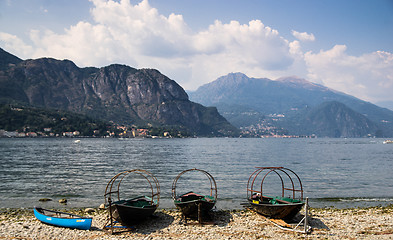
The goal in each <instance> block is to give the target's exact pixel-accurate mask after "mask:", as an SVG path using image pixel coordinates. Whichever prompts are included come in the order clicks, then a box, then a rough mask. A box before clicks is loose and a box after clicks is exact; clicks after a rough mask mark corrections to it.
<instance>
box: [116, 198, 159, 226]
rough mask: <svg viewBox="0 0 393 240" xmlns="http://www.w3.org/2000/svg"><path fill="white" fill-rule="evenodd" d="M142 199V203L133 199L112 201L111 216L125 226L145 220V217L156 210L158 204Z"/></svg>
mask: <svg viewBox="0 0 393 240" xmlns="http://www.w3.org/2000/svg"><path fill="white" fill-rule="evenodd" d="M142 201H143V204H140V203H141V202H138V201H135V199H132V200H128V201H119V202H114V203H113V204H112V206H111V211H112V216H113V217H114V218H115V219H116V221H118V222H120V223H121V224H122V225H126V226H130V225H134V224H136V223H138V222H141V221H143V220H146V218H148V217H150V216H151V215H152V214H153V213H154V212H155V211H156V210H157V208H158V205H157V204H154V203H153V204H147V201H145V200H142ZM130 204H133V205H130Z"/></svg>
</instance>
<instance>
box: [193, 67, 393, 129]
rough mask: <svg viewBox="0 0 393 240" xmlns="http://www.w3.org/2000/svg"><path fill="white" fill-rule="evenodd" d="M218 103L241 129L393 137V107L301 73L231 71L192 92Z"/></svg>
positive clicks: (208, 102)
mask: <svg viewBox="0 0 393 240" xmlns="http://www.w3.org/2000/svg"><path fill="white" fill-rule="evenodd" d="M188 94H189V96H190V99H191V100H192V101H195V102H199V103H201V104H203V105H205V106H216V107H217V108H218V110H219V112H220V113H221V114H222V115H223V116H224V117H225V118H226V119H227V120H228V121H229V122H231V123H232V124H233V125H235V126H237V127H241V128H250V127H252V128H254V129H255V128H256V126H259V127H262V128H265V129H266V127H270V128H275V129H277V130H280V131H281V132H285V133H287V134H290V135H313V134H315V135H317V136H321V137H365V136H378V137H382V136H393V112H392V111H390V110H388V109H385V108H381V107H378V106H376V105H374V104H371V103H369V102H365V101H362V100H360V99H357V98H355V97H352V96H349V95H346V94H344V93H341V92H338V91H335V90H332V89H329V88H327V87H324V86H321V85H318V84H314V83H311V82H309V81H307V80H305V79H300V78H297V77H285V78H280V79H277V80H275V81H273V80H270V79H267V78H249V77H247V76H246V75H245V74H242V73H230V74H228V75H226V76H223V77H220V78H218V79H217V80H215V81H213V82H211V83H209V84H206V85H203V86H201V87H199V88H198V89H197V90H196V91H195V92H189V93H188Z"/></svg>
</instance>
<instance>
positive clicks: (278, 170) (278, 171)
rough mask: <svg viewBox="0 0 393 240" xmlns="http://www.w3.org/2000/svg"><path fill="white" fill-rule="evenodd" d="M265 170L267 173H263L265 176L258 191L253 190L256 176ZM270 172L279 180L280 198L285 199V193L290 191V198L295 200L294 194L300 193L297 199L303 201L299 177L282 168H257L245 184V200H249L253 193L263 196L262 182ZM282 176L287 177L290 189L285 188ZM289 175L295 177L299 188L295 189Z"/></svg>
mask: <svg viewBox="0 0 393 240" xmlns="http://www.w3.org/2000/svg"><path fill="white" fill-rule="evenodd" d="M265 170H266V171H267V173H265V175H264V176H263V178H262V181H261V186H260V190H256V189H255V188H254V183H255V180H256V179H257V177H258V175H259V174H261V173H262V172H263V171H265ZM266 171H265V172H266ZM271 172H274V173H275V174H277V175H278V177H279V178H280V180H281V196H282V197H285V191H291V192H292V198H293V199H295V198H296V193H297V192H300V198H299V199H300V200H301V201H302V200H303V185H302V182H301V180H300V178H299V176H298V175H297V174H296V173H295V172H294V171H292V170H291V169H288V168H284V167H257V169H256V170H255V171H254V172H253V173H252V174H251V175H250V177H249V179H248V182H247V198H250V197H251V196H252V195H253V194H254V193H259V194H261V196H262V195H263V182H264V181H265V178H266V177H267V175H269V174H270V173H271ZM282 174H283V175H284V176H287V178H288V179H289V180H290V182H291V187H286V186H285V183H284V179H283V176H282ZM290 174H292V175H293V176H295V177H296V179H297V182H298V183H299V187H300V188H298V189H296V188H295V183H294V180H293V178H292V177H291V175H290Z"/></svg>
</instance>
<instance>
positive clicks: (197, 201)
mask: <svg viewBox="0 0 393 240" xmlns="http://www.w3.org/2000/svg"><path fill="white" fill-rule="evenodd" d="M191 171H198V172H201V173H203V174H205V175H206V176H207V177H208V179H209V181H210V191H209V193H208V194H204V195H203V194H198V193H195V192H193V191H190V192H187V193H185V194H182V195H180V196H178V195H177V194H176V185H177V182H178V180H179V178H180V177H181V176H182V175H183V174H185V173H187V172H191ZM172 198H173V200H174V204H175V206H176V207H177V208H178V209H179V210H180V211H181V212H182V214H183V217H185V218H193V219H197V220H198V221H199V222H200V223H202V222H203V220H204V219H203V218H204V217H206V216H208V212H209V211H210V210H211V209H212V208H213V207H214V205H215V204H216V202H217V184H216V181H215V180H214V178H213V176H212V175H211V174H210V173H208V172H206V171H204V170H200V169H196V168H193V169H188V170H185V171H183V172H181V173H180V174H179V175H178V176H177V177H176V178H175V180H174V181H173V184H172Z"/></svg>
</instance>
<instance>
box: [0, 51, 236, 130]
mask: <svg viewBox="0 0 393 240" xmlns="http://www.w3.org/2000/svg"><path fill="white" fill-rule="evenodd" d="M0 59H1V60H0V93H1V95H0V103H3V104H4V103H6V104H10V103H11V104H22V105H27V106H34V107H41V108H48V109H61V110H67V111H71V112H76V113H82V114H86V115H88V116H90V117H93V118H96V119H102V120H106V121H112V122H114V123H117V124H126V125H137V126H147V125H153V126H162V127H168V128H180V129H186V130H187V131H189V132H191V133H193V134H196V135H201V136H209V135H213V136H231V135H237V132H238V130H237V129H236V128H235V127H233V126H232V125H231V124H229V123H228V122H227V121H226V120H225V119H224V118H223V117H222V116H221V115H220V114H218V112H217V109H216V108H214V107H209V108H208V107H204V106H202V105H200V104H197V103H194V102H191V101H189V99H188V96H187V94H186V92H185V91H184V90H183V89H182V88H181V87H180V86H179V85H178V84H177V83H176V82H175V81H173V80H170V79H169V78H168V77H166V76H164V75H162V74H161V73H160V72H158V71H157V70H154V69H135V68H131V67H129V66H125V65H117V64H114V65H110V66H107V67H102V68H94V67H89V68H79V67H77V66H76V65H75V64H74V63H73V62H71V61H69V60H63V61H60V60H56V59H52V58H40V59H35V60H31V59H30V60H25V61H23V60H21V59H19V58H17V57H16V56H13V55H12V54H9V53H7V52H6V51H4V50H2V49H0Z"/></svg>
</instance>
